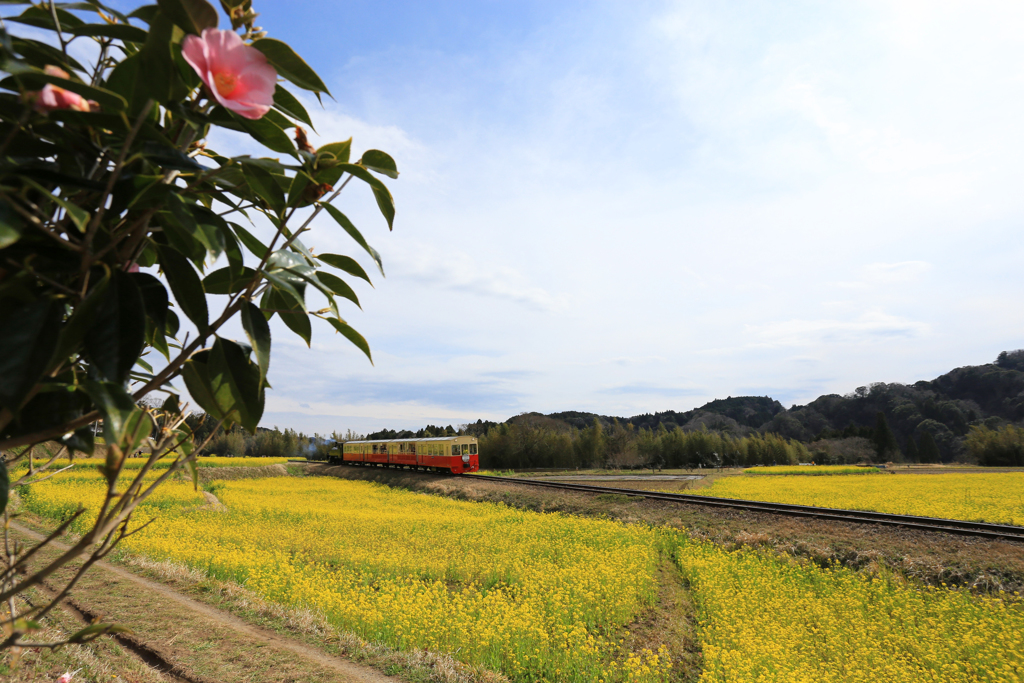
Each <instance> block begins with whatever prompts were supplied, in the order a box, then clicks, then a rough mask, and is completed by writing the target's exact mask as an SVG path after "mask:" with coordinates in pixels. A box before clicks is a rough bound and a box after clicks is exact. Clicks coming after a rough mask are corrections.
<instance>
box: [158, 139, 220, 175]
mask: <svg viewBox="0 0 1024 683" xmlns="http://www.w3.org/2000/svg"><path fill="white" fill-rule="evenodd" d="M142 156H144V157H146V159H147V160H148V161H149V162H150V163H153V164H156V165H157V166H160V167H162V168H164V169H170V170H174V171H188V172H193V171H204V170H206V169H205V168H203V166H202V165H201V164H199V163H198V162H196V160H195V159H193V158H192V157H190V156H189V155H187V154H185V153H184V152H182V151H181V150H180V149H175V148H174V147H168V146H167V145H162V144H160V143H159V142H155V141H153V140H146V141H145V142H144V143H142Z"/></svg>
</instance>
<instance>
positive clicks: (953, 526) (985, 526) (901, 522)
mask: <svg viewBox="0 0 1024 683" xmlns="http://www.w3.org/2000/svg"><path fill="white" fill-rule="evenodd" d="M457 476H460V477H465V478H471V479H482V480H486V481H496V482H502V483H506V484H525V485H527V486H542V487H547V488H554V489H562V490H568V491H580V492H583V493H616V494H621V495H626V496H634V497H638V498H647V499H650V500H662V501H668V502H673V503H681V504H687V505H705V506H709V507H720V508H731V509H739V510H749V511H752V512H767V513H771V514H777V515H792V516H797V517H810V518H815V519H827V520H835V521H842V522H854V523H859V524H881V525H885V526H898V527H903V528H908V529H917V530H920V531H941V532H944V533H949V534H959V535H962V536H979V537H982V538H990V539H998V540H1013V541H1024V527H1018V526H1012V525H1009V524H990V523H988V522H968V521H964V520H959V519H943V518H941V517H916V516H913V515H894V514H890V513H887V512H871V511H869V510H845V509H840V508H822V507H814V506H811V505H792V504H788V503H768V502H765V501H759V500H740V499H737V498H713V497H711V496H697V495H692V494H683V493H662V492H659V491H644V490H641V489H620V488H612V487H608V486H588V485H586V484H572V483H569V482H554V481H540V480H538V479H518V478H511V477H492V476H490V475H485V474H462V475H457Z"/></svg>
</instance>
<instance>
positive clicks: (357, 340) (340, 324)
mask: <svg viewBox="0 0 1024 683" xmlns="http://www.w3.org/2000/svg"><path fill="white" fill-rule="evenodd" d="M327 322H329V323H330V324H331V325H332V326H333V327H334V329H336V330H337V331H338V332H341V333H342V334H343V335H344V336H345V338H346V339H348V340H349V341H350V342H352V343H353V344H355V345H356V347H357V348H358V349H359V350H360V351H362V352H363V353H365V354H366V357H367V358H369V359H370V365H373V356H372V355H371V354H370V345H369V344H367V343H366V339H365V338H363V335H361V334H359V333H358V332H356V331H355V330H354V329H352V328H351V327H349V324H348V323H346V322H345V321H344V320H340V319H338V318H328V319H327Z"/></svg>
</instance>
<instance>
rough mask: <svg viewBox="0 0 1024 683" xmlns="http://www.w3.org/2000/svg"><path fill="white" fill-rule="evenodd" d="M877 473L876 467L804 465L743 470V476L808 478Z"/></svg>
mask: <svg viewBox="0 0 1024 683" xmlns="http://www.w3.org/2000/svg"><path fill="white" fill-rule="evenodd" d="M879 472H881V470H879V469H878V468H877V467H851V466H848V465H812V466H810V467H808V466H806V465H805V466H800V465H775V466H772V467H748V468H747V469H745V470H743V474H775V475H780V474H781V475H793V474H807V475H810V476H814V475H819V476H820V475H825V474H878V473H879Z"/></svg>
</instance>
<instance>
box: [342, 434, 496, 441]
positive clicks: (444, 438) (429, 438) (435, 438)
mask: <svg viewBox="0 0 1024 683" xmlns="http://www.w3.org/2000/svg"><path fill="white" fill-rule="evenodd" d="M466 436H468V434H467V435H466ZM461 438H465V437H464V436H462V437H460V436H424V437H421V438H418V439H417V438H416V437H415V436H414V437H411V438H408V439H371V440H367V441H345V442H344V443H410V442H412V441H415V442H417V443H418V442H420V441H455V439H461ZM470 438H476V437H470Z"/></svg>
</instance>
